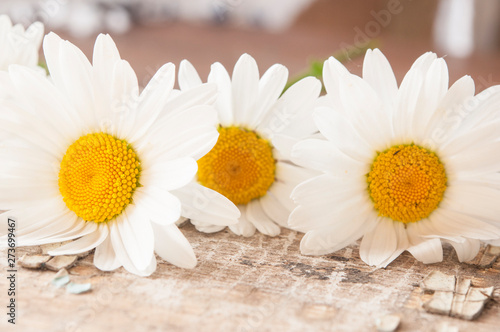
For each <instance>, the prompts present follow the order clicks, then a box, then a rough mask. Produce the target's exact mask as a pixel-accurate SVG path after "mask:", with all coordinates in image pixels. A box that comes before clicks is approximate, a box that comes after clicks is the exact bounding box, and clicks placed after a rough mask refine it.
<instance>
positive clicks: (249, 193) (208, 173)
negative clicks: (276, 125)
mask: <svg viewBox="0 0 500 332" xmlns="http://www.w3.org/2000/svg"><path fill="white" fill-rule="evenodd" d="M275 168H276V161H275V160H274V157H273V151H272V146H271V145H270V144H269V142H268V141H267V140H265V139H263V138H261V137H259V136H258V135H257V134H256V133H255V132H253V131H248V130H245V129H242V128H238V127H220V128H219V139H218V140H217V144H215V146H214V148H213V149H212V150H211V151H210V152H209V153H208V154H206V155H205V156H204V157H203V158H201V159H200V160H198V181H199V182H200V183H201V184H202V185H204V186H205V187H208V188H210V189H213V190H215V191H217V192H219V193H221V194H222V195H224V196H226V197H227V198H229V199H230V200H231V201H232V202H233V203H234V204H247V203H248V202H250V201H251V200H252V199H255V198H259V197H262V196H264V195H265V194H266V193H267V190H268V189H269V187H270V186H271V185H272V184H273V182H274V173H275Z"/></svg>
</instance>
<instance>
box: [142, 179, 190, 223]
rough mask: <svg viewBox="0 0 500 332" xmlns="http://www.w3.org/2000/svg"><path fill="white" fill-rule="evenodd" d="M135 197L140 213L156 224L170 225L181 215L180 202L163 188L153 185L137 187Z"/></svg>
mask: <svg viewBox="0 0 500 332" xmlns="http://www.w3.org/2000/svg"><path fill="white" fill-rule="evenodd" d="M135 198H136V199H137V204H138V207H137V208H138V209H139V210H141V212H142V214H141V215H142V216H143V217H144V216H147V217H148V218H149V219H150V220H151V221H153V222H154V223H156V224H160V225H170V224H173V223H175V222H176V221H177V220H178V219H179V218H180V216H181V202H180V201H179V199H178V198H177V197H176V196H174V195H173V194H171V193H170V192H168V191H166V190H165V189H163V188H158V187H156V186H154V185H149V186H147V187H141V188H138V189H137V197H135ZM146 219H147V218H146Z"/></svg>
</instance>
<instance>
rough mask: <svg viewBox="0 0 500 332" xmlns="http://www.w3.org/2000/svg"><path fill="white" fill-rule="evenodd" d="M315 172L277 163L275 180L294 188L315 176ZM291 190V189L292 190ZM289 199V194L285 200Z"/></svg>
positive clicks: (284, 163) (281, 162) (285, 163)
mask: <svg viewBox="0 0 500 332" xmlns="http://www.w3.org/2000/svg"><path fill="white" fill-rule="evenodd" d="M316 175H317V173H316V172H312V171H310V170H308V169H305V168H303V167H300V166H296V165H294V164H291V163H287V162H283V161H278V162H277V163H276V180H277V181H279V182H282V183H285V184H288V185H292V186H293V187H295V186H296V185H297V184H299V183H301V182H303V181H306V180H309V179H310V178H312V177H314V176H316ZM292 189H293V188H292ZM288 197H290V193H289V194H288V195H287V198H288Z"/></svg>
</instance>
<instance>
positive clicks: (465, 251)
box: [445, 239, 481, 262]
mask: <svg viewBox="0 0 500 332" xmlns="http://www.w3.org/2000/svg"><path fill="white" fill-rule="evenodd" d="M445 241H446V240H445ZM446 242H448V243H449V244H451V245H452V246H453V248H455V251H456V252H457V256H458V260H459V261H460V262H468V261H471V260H473V259H474V258H475V257H476V256H477V254H478V253H479V249H480V248H481V242H480V241H479V240H474V239H472V240H471V239H466V240H465V241H464V242H454V241H446Z"/></svg>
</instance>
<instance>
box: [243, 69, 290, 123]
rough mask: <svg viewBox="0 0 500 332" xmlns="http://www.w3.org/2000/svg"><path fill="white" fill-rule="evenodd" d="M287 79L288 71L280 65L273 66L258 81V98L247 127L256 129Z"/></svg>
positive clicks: (281, 90)
mask: <svg viewBox="0 0 500 332" xmlns="http://www.w3.org/2000/svg"><path fill="white" fill-rule="evenodd" d="M287 78H288V69H286V67H284V66H282V65H278V64H276V65H273V66H272V67H271V68H269V69H268V70H267V71H266V72H265V73H264V75H262V78H261V79H260V81H259V85H258V87H259V88H258V89H259V90H258V96H259V98H258V99H257V101H256V103H255V108H254V110H253V111H252V113H253V114H252V116H251V121H249V122H248V124H247V126H248V127H250V128H254V127H256V126H257V125H258V124H259V123H260V121H261V120H262V118H263V117H264V116H265V115H266V112H268V111H269V110H270V108H271V106H272V105H273V104H275V103H276V101H277V100H278V98H279V96H280V95H281V93H282V92H283V88H284V87H285V84H286V80H287Z"/></svg>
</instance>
